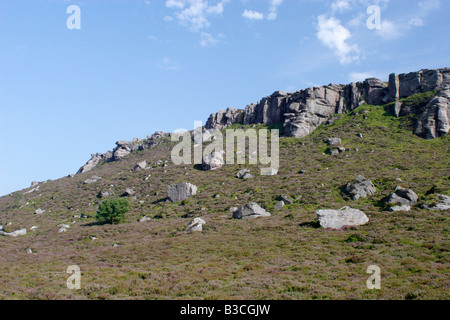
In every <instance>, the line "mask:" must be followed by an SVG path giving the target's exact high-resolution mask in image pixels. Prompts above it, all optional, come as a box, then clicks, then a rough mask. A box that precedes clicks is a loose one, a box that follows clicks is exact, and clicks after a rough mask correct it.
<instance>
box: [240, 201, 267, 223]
mask: <svg viewBox="0 0 450 320" xmlns="http://www.w3.org/2000/svg"><path fill="white" fill-rule="evenodd" d="M258 217H270V213H269V212H267V211H266V210H264V209H263V208H261V207H260V206H259V205H258V204H257V203H255V202H250V203H248V204H246V205H244V206H242V207H240V208H239V209H237V210H236V211H235V212H233V219H243V220H245V219H252V218H258Z"/></svg>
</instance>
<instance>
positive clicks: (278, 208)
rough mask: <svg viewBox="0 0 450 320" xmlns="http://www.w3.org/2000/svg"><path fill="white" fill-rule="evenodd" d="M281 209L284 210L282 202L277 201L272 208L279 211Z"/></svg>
mask: <svg viewBox="0 0 450 320" xmlns="http://www.w3.org/2000/svg"><path fill="white" fill-rule="evenodd" d="M283 208H284V201H278V202H277V203H276V204H275V206H274V209H275V210H281V209H283Z"/></svg>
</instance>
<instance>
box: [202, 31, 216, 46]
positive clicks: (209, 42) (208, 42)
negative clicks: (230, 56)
mask: <svg viewBox="0 0 450 320" xmlns="http://www.w3.org/2000/svg"><path fill="white" fill-rule="evenodd" d="M218 43H219V40H218V39H216V38H214V36H213V35H212V34H210V33H206V32H202V34H201V39H200V46H202V48H207V47H215V46H217V44H218Z"/></svg>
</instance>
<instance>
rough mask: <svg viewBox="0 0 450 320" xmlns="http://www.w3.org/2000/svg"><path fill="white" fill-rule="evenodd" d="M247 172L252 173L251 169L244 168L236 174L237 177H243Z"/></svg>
mask: <svg viewBox="0 0 450 320" xmlns="http://www.w3.org/2000/svg"><path fill="white" fill-rule="evenodd" d="M246 173H250V170H248V169H242V170H240V171H239V172H238V173H237V174H236V177H237V178H239V179H242V178H243V177H244V175H245V174H246Z"/></svg>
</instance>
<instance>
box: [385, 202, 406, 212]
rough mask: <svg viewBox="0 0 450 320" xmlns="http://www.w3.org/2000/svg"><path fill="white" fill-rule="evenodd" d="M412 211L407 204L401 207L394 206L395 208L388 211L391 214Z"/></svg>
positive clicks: (389, 208)
mask: <svg viewBox="0 0 450 320" xmlns="http://www.w3.org/2000/svg"><path fill="white" fill-rule="evenodd" d="M410 210H411V206H408V205H406V204H403V205H401V206H393V207H388V208H387V211H390V212H397V211H410Z"/></svg>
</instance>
